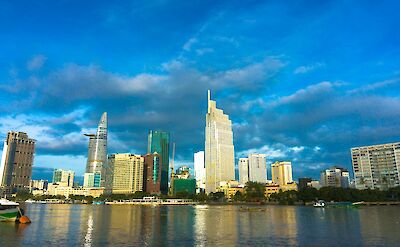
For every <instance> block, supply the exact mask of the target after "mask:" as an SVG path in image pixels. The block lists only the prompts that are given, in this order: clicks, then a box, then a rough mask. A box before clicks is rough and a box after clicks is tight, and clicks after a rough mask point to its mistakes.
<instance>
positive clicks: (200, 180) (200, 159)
mask: <svg viewBox="0 0 400 247" xmlns="http://www.w3.org/2000/svg"><path fill="white" fill-rule="evenodd" d="M194 176H195V177H196V187H197V189H198V191H199V192H200V191H204V190H205V189H206V167H205V165H204V151H199V152H197V153H195V154H194Z"/></svg>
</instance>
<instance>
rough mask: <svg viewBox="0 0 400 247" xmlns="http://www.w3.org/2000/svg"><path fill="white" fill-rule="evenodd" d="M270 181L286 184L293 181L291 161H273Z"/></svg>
mask: <svg viewBox="0 0 400 247" xmlns="http://www.w3.org/2000/svg"><path fill="white" fill-rule="evenodd" d="M271 176H272V182H273V183H274V184H278V185H281V186H283V185H287V184H289V183H293V178H292V163H291V162H287V161H285V162H275V163H273V164H272V165H271Z"/></svg>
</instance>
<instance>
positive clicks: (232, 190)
mask: <svg viewBox="0 0 400 247" xmlns="http://www.w3.org/2000/svg"><path fill="white" fill-rule="evenodd" d="M238 191H239V192H240V193H242V194H244V193H245V189H244V186H243V185H241V184H239V182H238V181H235V180H231V181H222V182H220V183H219V186H218V187H217V192H224V195H225V198H227V199H228V200H232V199H233V197H234V196H235V194H236V193H237V192H238Z"/></svg>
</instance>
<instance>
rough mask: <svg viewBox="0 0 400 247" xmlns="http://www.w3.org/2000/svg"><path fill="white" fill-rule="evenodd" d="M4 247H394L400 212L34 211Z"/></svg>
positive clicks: (8, 230)
mask: <svg viewBox="0 0 400 247" xmlns="http://www.w3.org/2000/svg"><path fill="white" fill-rule="evenodd" d="M26 212H27V215H28V216H29V217H30V218H31V219H32V224H31V225H22V224H14V223H11V224H7V223H1V224H0V233H1V238H0V246H30V245H37V246H51V245H56V246H82V245H83V246H200V247H203V246H265V245H274V246H321V245H322V246H365V245H387V246H396V245H398V244H399V243H400V235H399V234H398V229H399V226H400V210H398V207H365V208H362V209H359V210H357V209H330V208H326V209H316V208H313V207H294V206H264V207H254V208H252V209H251V210H247V211H246V210H244V211H243V210H240V207H237V206H193V207H192V206H176V207H173V206H172V207H166V206H164V207H147V206H129V205H115V206H108V205H92V206H91V205H30V206H29V207H28V208H27V210H26Z"/></svg>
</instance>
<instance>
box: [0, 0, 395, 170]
mask: <svg viewBox="0 0 400 247" xmlns="http://www.w3.org/2000/svg"><path fill="white" fill-rule="evenodd" d="M304 3H305V2H303V4H301V3H299V4H292V5H288V4H287V3H283V2H282V3H279V2H258V3H256V2H254V3H246V4H245V5H244V3H240V2H233V3H229V4H228V3H227V2H223V1H222V2H220V3H211V2H207V1H205V2H201V3H199V2H198V3H193V4H192V5H190V6H189V5H187V4H184V3H182V2H179V1H177V2H174V3H173V4H168V3H165V2H157V3H152V4H149V3H146V2H137V3H136V4H132V3H128V2H123V3H121V4H120V5H118V6H116V5H113V6H110V5H109V4H108V3H107V2H101V1H99V2H98V3H97V4H96V6H92V5H86V4H80V5H79V6H77V5H74V4H67V3H48V4H46V6H45V8H44V5H43V4H33V3H25V4H18V3H11V2H9V3H4V5H3V6H2V8H3V9H4V10H5V11H4V14H2V15H0V27H2V28H1V30H3V31H1V32H4V33H3V34H4V36H5V37H8V38H6V39H3V40H2V41H1V42H2V46H0V61H1V62H0V64H1V66H0V88H1V89H2V90H1V92H0V101H1V102H2V106H3V107H1V108H0V139H2V140H4V139H5V137H6V134H7V131H9V130H14V131H22V132H26V133H28V134H29V136H30V137H32V138H34V139H36V140H38V142H37V145H36V154H35V161H34V166H33V177H34V178H41V177H44V176H48V177H49V176H51V175H49V174H52V171H53V168H65V169H73V170H75V171H76V172H77V175H83V173H84V170H85V163H86V155H87V138H85V137H84V136H83V135H82V134H83V133H95V126H96V124H97V122H98V117H99V116H100V114H101V113H102V112H104V111H106V112H108V113H109V114H110V123H109V129H110V132H109V133H110V134H109V145H108V148H109V151H108V153H109V154H110V153H115V152H126V153H140V154H142V153H145V151H146V146H147V143H146V136H147V133H148V131H149V130H152V129H163V130H166V131H169V132H170V133H171V134H172V135H173V137H174V142H176V145H177V149H176V150H177V152H176V157H175V164H176V165H177V166H179V165H184V164H186V165H192V162H193V161H192V160H193V158H192V157H193V153H195V152H196V151H198V150H203V149H204V148H203V147H204V138H203V137H204V128H203V125H204V121H203V116H204V113H205V111H206V110H205V109H206V106H205V103H204V99H205V95H204V92H205V91H206V90H207V89H211V90H212V91H213V92H214V93H213V98H214V99H215V100H216V101H218V102H219V105H220V106H222V108H223V109H224V111H225V112H226V113H227V114H229V116H230V117H231V120H232V122H233V132H234V134H235V138H234V145H235V151H236V156H235V158H236V162H235V163H236V164H237V159H238V158H241V157H247V154H248V153H265V154H267V155H268V154H270V155H271V156H272V157H267V159H268V162H269V163H268V166H267V167H268V173H269V174H270V168H269V167H270V162H273V161H276V160H289V161H292V164H293V174H294V176H295V178H296V177H314V178H318V176H319V172H320V171H321V170H324V169H328V168H329V167H332V166H334V165H337V166H341V167H344V168H346V169H348V170H352V167H351V158H350V148H352V147H360V146H369V145H374V144H381V143H393V142H398V141H399V139H398V138H399V137H400V130H399V128H397V126H398V125H399V123H400V113H399V111H398V109H399V107H400V99H399V96H398V94H397V93H396V92H397V91H398V90H399V89H400V80H399V78H400V72H399V71H400V68H399V65H398V64H399V62H398V57H399V56H398V54H399V53H400V48H399V46H398V44H399V42H400V38H399V36H398V35H397V23H399V22H400V19H399V16H398V15H397V13H396V12H395V11H396V10H397V9H398V8H399V3H395V2H392V3H389V4H388V3H385V4H384V3H362V4H361V3H356V2H348V3H343V2H340V1H338V2H336V1H335V2H325V1H324V2H323V3H322V2H321V3H319V2H317V3H313V4H304ZM44 9H45V10H46V11H43V10H44ZM60 9H61V10H62V11H63V12H64V13H65V15H57V14H56V13H59V11H60ZM28 10H29V11H28ZM78 10H79V11H78ZM194 10H195V11H196V13H197V14H196V15H189V14H188V13H192V12H193V11H194ZM154 13H156V15H155V14H154ZM21 16H24V19H23V20H21V19H20V17H21ZM62 16H75V18H74V20H73V21H72V22H67V21H65V18H63V17H62ZM155 16H157V18H154V17H155ZM177 16H179V18H178V17H177ZM347 20H352V22H348V21H347ZM49 23H52V25H48V24H49ZM138 23H140V24H138ZM77 26H79V27H81V28H80V29H77V28H76V27H77ZM232 27H235V28H232ZM71 34H73V35H71ZM26 40H29V44H27V43H26ZM138 140H139V141H138ZM46 174H47V175H46Z"/></svg>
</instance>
